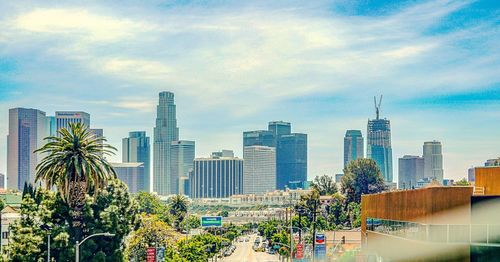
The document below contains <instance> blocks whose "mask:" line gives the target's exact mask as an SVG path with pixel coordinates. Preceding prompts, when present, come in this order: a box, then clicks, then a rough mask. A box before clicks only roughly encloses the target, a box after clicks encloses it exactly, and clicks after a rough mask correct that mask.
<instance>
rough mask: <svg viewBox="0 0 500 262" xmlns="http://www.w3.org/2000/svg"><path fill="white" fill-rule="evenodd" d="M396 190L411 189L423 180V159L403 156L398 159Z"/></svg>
mask: <svg viewBox="0 0 500 262" xmlns="http://www.w3.org/2000/svg"><path fill="white" fill-rule="evenodd" d="M398 166H399V172H398V188H399V189H413V188H416V187H417V182H418V181H419V180H421V179H423V178H424V158H422V157H420V156H409V155H405V156H403V157H402V158H399V165H398Z"/></svg>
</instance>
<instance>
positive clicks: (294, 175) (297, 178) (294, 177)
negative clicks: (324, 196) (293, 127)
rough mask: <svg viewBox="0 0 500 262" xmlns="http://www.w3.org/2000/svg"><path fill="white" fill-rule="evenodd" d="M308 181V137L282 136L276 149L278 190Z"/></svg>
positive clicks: (304, 135)
mask: <svg viewBox="0 0 500 262" xmlns="http://www.w3.org/2000/svg"><path fill="white" fill-rule="evenodd" d="M305 181H307V135H306V134H300V133H292V134H289V135H281V136H279V137H278V140H277V148H276V189H279V190H284V189H285V187H289V185H290V184H293V185H296V184H297V183H303V182H305Z"/></svg>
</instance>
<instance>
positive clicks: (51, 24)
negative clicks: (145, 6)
mask: <svg viewBox="0 0 500 262" xmlns="http://www.w3.org/2000/svg"><path fill="white" fill-rule="evenodd" d="M14 25H15V26H16V27H17V28H18V29H20V30H25V31H29V32H34V33H50V34H58V35H62V36H67V37H71V38H73V37H78V38H84V39H86V40H90V41H93V42H94V41H98V42H99V41H102V42H109V41H117V40H120V39H123V38H127V37H131V36H133V35H134V32H137V31H139V30H150V29H152V28H153V27H152V26H151V25H148V24H145V23H142V22H141V23H138V22H137V21H131V20H127V19H120V18H114V17H112V16H104V15H96V14H92V13H91V12H89V11H87V10H85V9H83V10H82V9H59V8H51V9H36V10H33V11H31V12H28V13H24V14H21V15H20V16H19V17H17V18H16V20H15V22H14Z"/></svg>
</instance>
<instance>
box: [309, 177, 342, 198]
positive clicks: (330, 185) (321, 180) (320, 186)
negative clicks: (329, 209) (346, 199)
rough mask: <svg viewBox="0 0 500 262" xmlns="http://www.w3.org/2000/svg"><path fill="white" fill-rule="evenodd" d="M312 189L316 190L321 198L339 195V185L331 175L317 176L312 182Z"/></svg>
mask: <svg viewBox="0 0 500 262" xmlns="http://www.w3.org/2000/svg"><path fill="white" fill-rule="evenodd" d="M312 187H313V188H314V189H316V190H317V191H318V193H319V195H320V196H327V195H333V194H335V193H337V185H336V184H335V181H333V178H332V177H331V176H329V175H322V176H317V177H315V178H314V181H313V182H312Z"/></svg>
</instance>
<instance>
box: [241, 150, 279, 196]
mask: <svg viewBox="0 0 500 262" xmlns="http://www.w3.org/2000/svg"><path fill="white" fill-rule="evenodd" d="M243 160H244V164H243V194H261V193H266V192H271V191H274V190H276V148H274V147H268V146H246V147H244V148H243Z"/></svg>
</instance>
